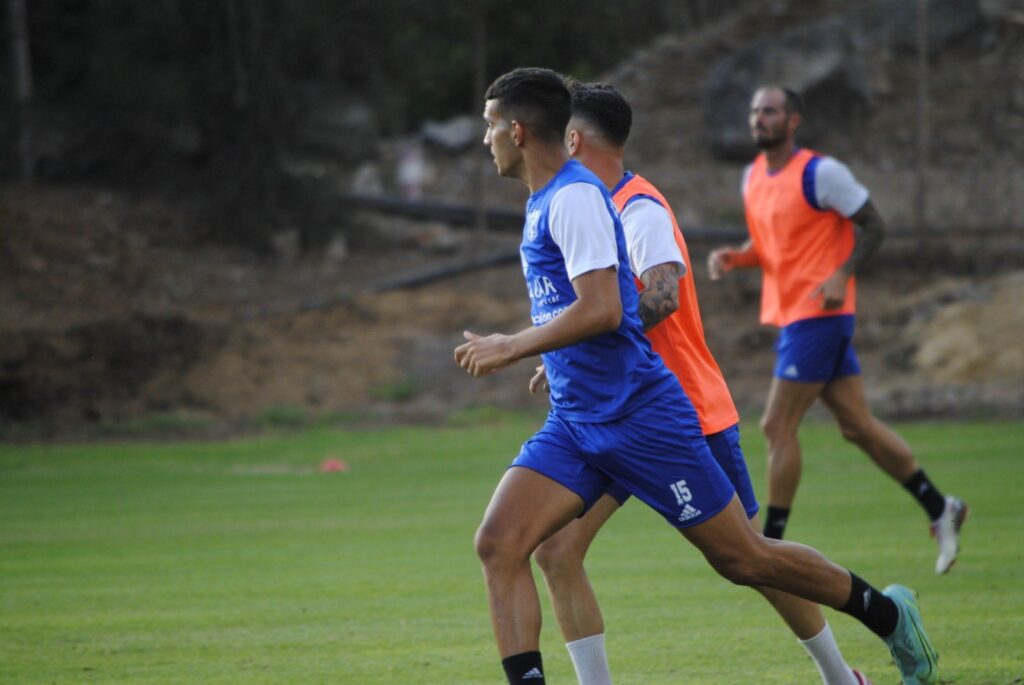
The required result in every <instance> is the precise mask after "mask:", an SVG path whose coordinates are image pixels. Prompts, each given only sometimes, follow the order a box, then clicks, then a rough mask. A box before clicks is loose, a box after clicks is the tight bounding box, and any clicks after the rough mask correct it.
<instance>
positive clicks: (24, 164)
mask: <svg viewBox="0 0 1024 685" xmlns="http://www.w3.org/2000/svg"><path fill="white" fill-rule="evenodd" d="M7 10H8V12H7V16H8V21H9V22H10V34H11V66H12V71H13V80H14V93H15V95H14V98H15V110H16V111H17V119H18V133H17V136H18V168H19V171H20V173H21V177H22V179H24V180H26V181H31V180H32V177H33V175H34V174H35V152H34V145H33V142H32V64H31V61H30V59H29V38H28V19H27V17H26V13H25V0H7Z"/></svg>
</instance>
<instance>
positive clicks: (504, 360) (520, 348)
mask: <svg viewBox="0 0 1024 685" xmlns="http://www.w3.org/2000/svg"><path fill="white" fill-rule="evenodd" d="M572 287H573V290H574V291H575V292H576V301H575V302H573V303H572V304H571V305H569V306H568V307H566V309H565V311H563V312H562V313H561V314H559V315H558V316H556V317H555V318H553V319H552V320H551V321H548V322H547V323H545V324H543V325H541V326H532V327H530V328H527V329H525V330H522V331H519V332H518V333H515V334H514V335H502V334H500V333H495V334H494V335H489V336H486V337H483V336H480V335H477V334H475V333H472V332H470V331H466V332H465V333H463V335H464V336H465V338H466V340H467V341H468V342H466V343H463V344H462V345H459V346H458V347H456V348H455V362H456V363H457V364H458V365H459V366H461V367H462V368H463V369H465V370H466V371H467V372H469V374H470V375H472V376H476V377H480V376H487V375H490V374H492V373H496V372H498V371H500V370H501V369H503V368H505V367H506V366H509V365H511V364H513V363H515V362H517V361H519V360H520V359H524V358H526V357H532V356H534V355H537V354H540V353H542V352H550V351H551V350H557V349H559V348H562V347H567V346H569V345H573V344H575V343H578V342H580V341H581V340H586V339H587V338H592V337H594V336H595V335H600V334H601V333H608V332H609V331H614V330H615V329H616V328H618V327H619V323H620V322H621V321H622V301H621V300H620V299H619V281H618V275H617V273H616V270H615V267H608V268H605V269H597V270H595V271H588V272H587V273H585V274H581V275H579V276H577V277H576V278H575V279H574V280H573V282H572Z"/></svg>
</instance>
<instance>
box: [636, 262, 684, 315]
mask: <svg viewBox="0 0 1024 685" xmlns="http://www.w3.org/2000/svg"><path fill="white" fill-rule="evenodd" d="M685 268H686V267H681V265H679V264H677V263H675V262H666V263H665V264H655V265H654V266H652V267H651V268H650V269H648V270H647V271H645V272H643V273H642V274H641V275H640V280H641V281H642V282H643V284H644V290H643V292H641V293H640V304H639V314H640V320H641V321H642V322H643V324H644V330H645V331H649V330H651V329H652V328H654V327H655V326H657V325H658V324H659V323H661V321H662V320H663V319H665V318H666V317H668V316H669V315H670V314H672V312H674V311H676V310H677V309H679V277H680V276H681V275H682V273H680V271H681V270H682V271H683V273H685Z"/></svg>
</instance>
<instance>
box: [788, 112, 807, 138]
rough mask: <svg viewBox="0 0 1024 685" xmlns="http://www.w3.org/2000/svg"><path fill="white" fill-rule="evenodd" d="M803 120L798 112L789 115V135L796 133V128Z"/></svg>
mask: <svg viewBox="0 0 1024 685" xmlns="http://www.w3.org/2000/svg"><path fill="white" fill-rule="evenodd" d="M803 120H804V118H803V117H802V116H800V115H799V114H790V115H789V135H791V136H792V135H793V134H794V133H796V130H797V129H798V128H799V127H800V124H801V123H803Z"/></svg>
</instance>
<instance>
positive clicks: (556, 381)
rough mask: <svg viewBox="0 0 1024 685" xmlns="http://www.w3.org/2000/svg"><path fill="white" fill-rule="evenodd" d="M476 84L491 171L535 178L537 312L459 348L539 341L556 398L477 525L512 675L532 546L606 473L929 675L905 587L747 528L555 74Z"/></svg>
mask: <svg viewBox="0 0 1024 685" xmlns="http://www.w3.org/2000/svg"><path fill="white" fill-rule="evenodd" d="M485 99H486V103H485V107H484V120H485V121H486V123H487V134H486V136H485V137H484V144H485V145H488V146H489V148H490V151H491V155H492V156H493V157H494V162H495V165H496V166H497V169H498V172H499V173H500V174H501V175H502V176H507V177H511V178H516V179H519V180H521V181H522V182H523V183H525V184H526V186H527V187H528V188H529V189H530V192H531V195H530V198H529V200H528V201H527V205H526V225H525V227H524V231H523V242H522V245H521V248H520V251H521V255H522V262H523V273H524V275H525V277H526V283H527V291H528V293H529V296H530V300H531V318H532V319H533V326H532V327H530V328H527V329H525V330H523V331H520V332H518V333H515V334H513V335H502V334H494V335H489V336H486V337H483V336H479V335H476V334H474V333H471V332H469V331H466V332H465V334H464V335H465V338H466V341H467V342H465V343H464V344H462V345H460V346H459V347H457V348H456V349H455V360H456V362H457V363H458V364H459V365H460V366H461V367H462V368H464V369H465V370H466V371H467V372H469V373H470V374H471V375H473V376H478V377H479V376H486V375H489V374H492V373H495V372H497V371H500V370H501V369H503V368H505V367H506V366H509V365H510V364H512V363H514V362H516V361H518V360H520V359H523V358H526V357H531V356H534V355H537V354H541V355H542V358H543V361H544V366H545V368H546V370H547V377H548V384H549V386H550V398H551V405H552V406H551V412H550V413H549V414H548V419H547V421H546V422H545V424H544V426H543V427H542V428H541V429H540V431H538V432H537V433H536V434H535V435H534V436H533V437H532V438H530V439H529V440H528V441H527V442H526V443H525V444H524V445H523V447H522V450H521V452H520V453H519V456H518V457H516V459H515V460H514V461H513V463H512V465H511V466H510V467H509V469H508V470H507V471H506V472H505V475H504V477H503V478H502V479H501V481H500V482H499V483H498V486H497V488H496V489H495V492H494V494H493V496H492V498H491V502H490V504H489V505H488V507H487V510H486V512H485V513H484V520H483V522H482V523H481V524H480V527H479V529H478V531H477V535H476V550H477V554H478V555H479V557H480V560H481V562H482V565H483V571H484V578H485V582H486V586H487V594H488V600H489V603H490V609H491V621H492V625H493V628H494V634H495V639H496V641H497V646H498V651H499V653H500V656H501V659H502V666H503V668H504V670H505V674H506V677H507V678H508V682H509V683H511V684H512V685H517V684H525V685H542V684H543V683H544V668H543V663H542V660H541V655H540V652H539V639H540V622H541V621H540V619H541V612H540V602H539V599H538V595H537V588H536V586H535V584H534V582H533V574H532V572H531V567H530V555H531V554H532V553H533V551H534V550H535V549H536V548H537V546H538V545H539V544H540V543H541V542H543V541H544V540H545V539H547V538H548V537H549V536H551V535H552V534H553V533H555V532H556V531H558V530H560V529H561V528H562V527H564V526H565V525H567V524H568V523H569V522H571V521H572V520H573V519H574V518H576V517H578V516H580V515H581V514H583V513H584V512H586V510H587V509H588V508H589V507H590V506H591V505H592V504H593V503H594V502H595V501H597V500H598V499H599V498H600V497H601V495H603V494H604V493H605V492H606V491H607V490H608V488H609V487H610V486H611V484H612V483H618V484H620V485H622V486H623V487H625V488H626V489H627V490H629V492H630V493H631V494H633V495H634V496H636V497H637V498H638V499H640V500H641V501H643V502H644V503H645V504H647V505H648V506H650V507H651V508H652V509H654V510H655V511H657V512H658V513H659V514H661V515H662V516H663V517H664V518H665V519H666V520H667V521H668V522H669V524H670V525H672V526H674V527H676V528H678V529H679V531H680V532H681V533H682V534H683V536H685V537H686V539H687V540H689V541H690V542H691V543H692V544H693V545H694V546H696V547H697V548H698V549H699V550H700V551H701V553H702V554H704V556H705V558H706V559H707V560H708V562H709V563H710V564H711V566H712V567H713V568H714V569H715V570H716V571H717V572H718V573H719V574H720V575H722V576H723V577H725V578H726V579H728V580H730V581H731V582H733V583H737V584H740V585H761V586H767V587H772V588H777V589H779V590H782V591H783V592H788V593H790V594H793V595H797V596H798V597H803V598H804V599H808V600H810V601H813V602H817V603H819V604H825V605H827V606H830V607H832V608H834V609H837V610H840V611H843V612H845V613H847V614H850V615H851V616H853V617H854V618H856V619H858V620H859V621H861V623H863V624H864V625H865V626H866V627H867V628H869V629H870V630H871V631H872V632H874V633H875V634H876V635H878V636H879V637H880V638H882V639H883V640H884V641H885V642H886V644H887V645H888V646H889V648H890V651H891V652H892V655H893V658H894V660H895V662H896V664H897V667H898V668H899V670H900V673H901V675H902V676H903V682H904V683H905V684H906V685H911V684H918V683H929V684H931V683H937V682H938V673H937V663H936V661H937V658H938V657H937V655H936V653H935V650H934V649H933V648H932V646H931V644H930V642H929V641H928V638H927V636H926V635H925V633H924V628H923V626H922V624H921V617H920V613H919V611H918V608H917V603H916V600H915V599H914V596H913V594H912V593H911V591H910V590H908V589H907V588H905V587H903V586H900V585H892V586H889V587H888V588H886V589H885V590H884V591H881V592H880V591H878V590H876V589H875V588H874V587H872V586H871V585H869V584H868V583H867V582H865V581H864V580H862V579H861V578H859V577H858V576H856V575H855V574H852V573H850V572H849V571H847V570H846V569H844V568H842V567H840V566H837V565H836V564H834V563H832V562H831V561H829V560H828V559H826V558H825V557H824V556H822V555H821V554H820V553H819V552H817V551H816V550H814V549H812V548H810V547H807V546H804V545H799V544H795V543H790V542H782V541H774V540H767V539H766V538H764V537H763V536H761V535H759V534H758V533H757V532H756V531H754V530H753V529H752V528H751V526H750V524H749V523H748V521H747V516H746V512H745V511H744V509H743V506H742V505H741V504H740V501H739V499H738V498H737V497H736V493H735V491H734V489H733V486H732V484H731V483H730V482H729V479H728V478H727V477H726V475H725V473H724V472H723V471H722V469H721V467H720V466H719V465H718V463H717V462H716V461H715V459H714V458H713V456H712V455H711V453H710V450H709V449H708V446H707V443H706V442H705V440H704V437H703V434H702V432H701V428H700V424H699V422H698V419H697V415H696V412H695V411H694V409H693V406H692V404H691V403H690V401H689V399H688V398H687V397H686V395H685V394H684V392H683V390H682V388H681V387H680V385H679V382H678V381H677V380H676V378H675V377H674V376H673V375H672V373H671V372H670V371H669V370H668V369H667V368H666V367H665V366H664V364H663V363H662V361H661V359H660V358H659V357H658V356H657V355H656V354H655V353H654V352H653V351H652V350H651V347H650V344H649V342H648V341H647V339H646V338H645V336H644V333H643V327H642V324H641V323H640V319H639V317H638V316H637V299H638V296H637V291H636V287H635V286H634V284H633V282H632V278H633V277H632V273H631V270H630V266H629V259H628V255H627V253H626V246H625V240H624V235H623V231H622V225H621V223H620V221H619V218H618V215H617V213H616V212H615V209H614V205H613V204H612V202H611V198H610V197H609V195H608V192H607V190H606V188H605V187H604V185H603V183H602V182H601V180H600V179H599V178H597V177H596V176H595V175H594V174H592V173H591V172H590V171H588V170H587V169H586V168H585V167H584V166H583V165H581V164H580V163H579V162H576V161H571V160H569V158H568V153H567V152H566V150H565V147H564V145H563V136H564V134H565V127H566V124H567V123H568V121H569V117H570V113H571V104H570V95H569V91H568V89H567V88H566V86H565V84H564V82H563V79H562V77H561V76H560V75H559V74H557V73H555V72H553V71H551V70H548V69H536V68H520V69H515V70H513V71H511V72H509V73H507V74H504V75H503V76H501V77H499V78H498V79H497V80H495V81H494V83H492V84H491V86H490V87H489V88H488V90H487V93H486V96H485Z"/></svg>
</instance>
